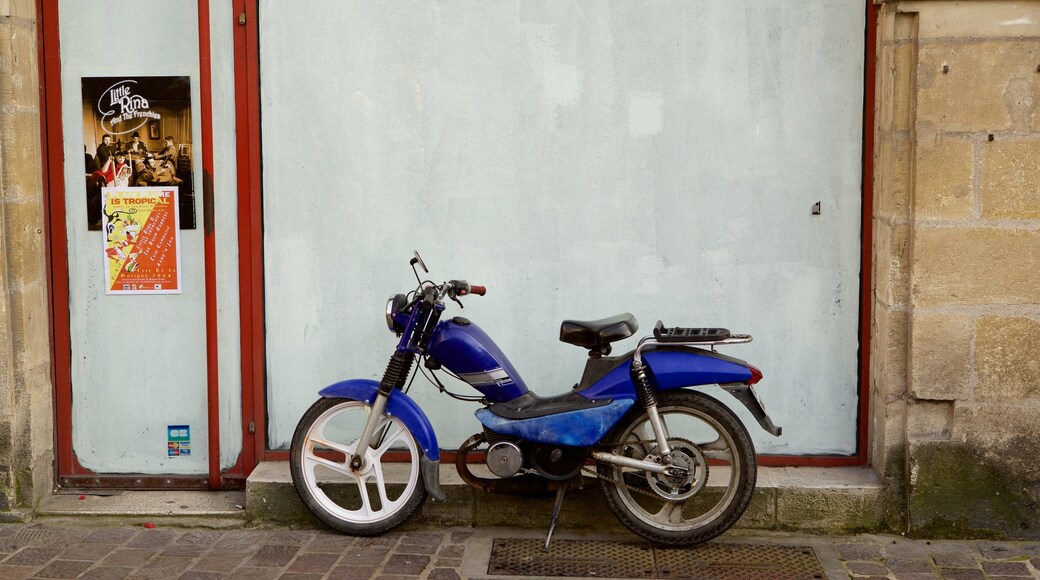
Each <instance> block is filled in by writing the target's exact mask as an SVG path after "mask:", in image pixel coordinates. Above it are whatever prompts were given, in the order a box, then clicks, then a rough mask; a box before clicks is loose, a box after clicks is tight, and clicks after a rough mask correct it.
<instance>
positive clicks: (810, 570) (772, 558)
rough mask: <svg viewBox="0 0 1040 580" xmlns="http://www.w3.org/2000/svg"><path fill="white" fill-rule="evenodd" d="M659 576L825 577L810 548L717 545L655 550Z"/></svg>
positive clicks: (739, 578) (780, 579)
mask: <svg viewBox="0 0 1040 580" xmlns="http://www.w3.org/2000/svg"><path fill="white" fill-rule="evenodd" d="M654 556H655V560H656V563H657V571H658V577H660V578H704V579H709V578H710V579H712V580H716V579H717V580H729V579H733V580H745V579H747V578H756V579H759V580H801V579H813V578H825V577H826V575H825V574H824V571H823V568H822V567H821V566H820V561H819V560H817V559H816V553H815V552H813V550H812V548H807V547H798V546H774V545H768V544H716V543H712V542H709V543H707V544H701V545H700V546H694V547H692V548H657V549H655V550H654Z"/></svg>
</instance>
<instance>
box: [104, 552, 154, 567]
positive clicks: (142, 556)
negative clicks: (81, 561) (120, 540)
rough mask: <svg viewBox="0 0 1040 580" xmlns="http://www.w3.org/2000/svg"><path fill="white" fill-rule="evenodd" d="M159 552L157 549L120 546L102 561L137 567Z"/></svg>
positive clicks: (110, 564)
mask: <svg viewBox="0 0 1040 580" xmlns="http://www.w3.org/2000/svg"><path fill="white" fill-rule="evenodd" d="M156 554H158V551H157V550H145V549H142V548H119V549H118V550H115V551H113V552H112V553H111V554H109V555H108V556H107V557H105V559H104V560H102V561H101V563H102V564H104V565H105V566H129V567H131V568H136V567H138V566H142V565H144V563H145V562H147V561H148V560H150V559H151V558H152V557H153V556H155V555H156Z"/></svg>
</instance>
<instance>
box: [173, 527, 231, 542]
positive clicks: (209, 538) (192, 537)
mask: <svg viewBox="0 0 1040 580" xmlns="http://www.w3.org/2000/svg"><path fill="white" fill-rule="evenodd" d="M223 536H224V532H220V531H217V530H191V531H190V532H185V533H184V534H182V535H181V537H179V538H177V543H178V544H198V545H203V546H212V545H214V544H216V543H217V542H219V541H220V539H221V538H222V537H223Z"/></svg>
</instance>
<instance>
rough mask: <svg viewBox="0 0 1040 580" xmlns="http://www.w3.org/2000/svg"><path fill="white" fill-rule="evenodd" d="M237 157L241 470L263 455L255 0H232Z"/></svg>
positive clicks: (257, 56) (258, 127)
mask: <svg viewBox="0 0 1040 580" xmlns="http://www.w3.org/2000/svg"><path fill="white" fill-rule="evenodd" d="M234 9H235V15H236V16H235V18H236V22H237V24H236V25H235V34H234V44H235V125H236V129H237V130H236V146H237V157H238V163H237V165H238V167H237V175H238V255H239V259H240V262H239V278H238V283H239V289H240V290H239V293H240V297H239V301H240V306H239V309H240V310H239V314H240V318H241V325H240V333H241V349H242V437H243V442H244V443H243V449H242V453H243V455H242V469H243V470H244V472H245V473H246V474H248V473H249V472H251V471H252V470H253V468H254V467H255V466H256V465H257V463H258V462H259V461H262V460H264V459H266V451H267V450H266V441H265V437H264V433H266V425H265V418H266V413H265V394H266V391H265V389H266V387H265V385H266V380H265V373H264V368H265V363H264V361H265V354H264V348H265V345H264V300H263V291H264V273H263V268H264V263H263V214H262V212H263V207H262V198H261V190H260V179H261V172H260V73H259V38H258V30H259V27H258V24H257V11H256V2H255V0H234Z"/></svg>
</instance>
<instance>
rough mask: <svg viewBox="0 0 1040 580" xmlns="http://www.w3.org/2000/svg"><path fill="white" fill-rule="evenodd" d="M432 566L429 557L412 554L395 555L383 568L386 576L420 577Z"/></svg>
mask: <svg viewBox="0 0 1040 580" xmlns="http://www.w3.org/2000/svg"><path fill="white" fill-rule="evenodd" d="M429 564H430V558H429V556H414V555H410V554H394V555H393V556H390V559H389V560H387V562H386V565H385V566H383V572H384V573H386V574H405V575H409V576H418V575H419V574H422V571H423V570H425V569H426V566H428V565H429Z"/></svg>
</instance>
